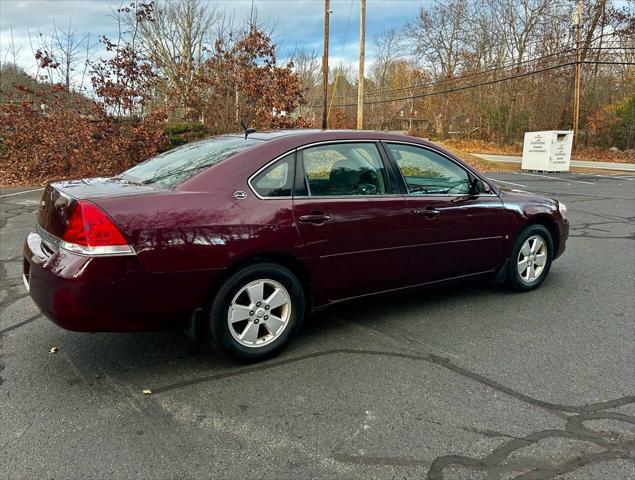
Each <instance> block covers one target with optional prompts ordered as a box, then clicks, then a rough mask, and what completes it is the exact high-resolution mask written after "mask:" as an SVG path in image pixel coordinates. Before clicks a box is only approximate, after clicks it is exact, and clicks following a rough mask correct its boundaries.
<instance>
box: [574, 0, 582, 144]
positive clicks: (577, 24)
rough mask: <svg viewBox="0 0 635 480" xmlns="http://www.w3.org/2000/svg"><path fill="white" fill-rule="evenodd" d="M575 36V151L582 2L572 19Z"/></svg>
mask: <svg viewBox="0 0 635 480" xmlns="http://www.w3.org/2000/svg"><path fill="white" fill-rule="evenodd" d="M574 25H575V29H576V34H575V81H574V86H573V150H575V149H576V144H577V141H578V121H579V117H580V64H581V60H582V57H581V55H582V52H581V50H580V43H581V41H582V0H578V2H577V7H576V13H575V17H574Z"/></svg>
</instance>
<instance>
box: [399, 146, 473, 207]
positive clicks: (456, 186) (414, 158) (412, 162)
mask: <svg viewBox="0 0 635 480" xmlns="http://www.w3.org/2000/svg"><path fill="white" fill-rule="evenodd" d="M387 147H388V150H389V151H390V153H391V155H392V157H393V158H394V159H395V162H396V163H397V166H398V167H399V170H401V174H402V175H403V178H404V181H405V182H406V186H407V187H408V193H409V194H410V195H462V194H465V193H468V192H469V191H470V177H469V174H468V173H467V171H466V170H465V169H463V168H462V167H460V166H459V165H457V164H456V163H454V162H453V161H452V160H450V159H448V158H446V157H444V156H443V155H440V154H438V153H436V152H433V151H432V150H428V149H426V148H421V147H415V146H413V145H403V144H397V143H388V144H387Z"/></svg>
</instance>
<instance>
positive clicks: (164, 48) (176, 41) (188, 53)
mask: <svg viewBox="0 0 635 480" xmlns="http://www.w3.org/2000/svg"><path fill="white" fill-rule="evenodd" d="M148 5H151V14H150V15H145V16H144V18H143V19H141V21H138V20H139V18H138V16H137V15H136V13H137V10H138V9H132V10H131V11H130V12H129V13H130V14H129V16H128V17H127V21H128V25H129V26H131V27H132V28H133V36H134V37H136V36H137V35H138V41H139V44H140V46H141V48H142V50H143V52H144V53H145V55H146V56H147V57H148V58H149V59H150V61H151V62H152V63H153V64H154V65H155V66H156V68H157V70H158V71H159V73H160V75H161V76H162V77H163V78H164V79H165V80H166V85H165V88H166V89H167V91H170V92H175V93H178V94H179V95H180V97H181V98H180V100H181V101H180V102H179V103H181V107H186V108H187V98H188V97H189V96H190V95H191V93H192V82H193V79H194V75H195V73H196V71H197V69H198V67H199V66H200V65H201V63H202V62H203V59H204V53H205V52H204V47H205V41H206V40H207V39H209V38H210V36H211V35H212V33H213V29H214V26H215V25H216V24H217V23H218V21H219V19H220V15H219V12H218V11H217V9H216V7H215V6H214V5H213V4H212V3H208V2H203V1H202V0H177V1H169V2H168V1H157V2H156V3H152V2H151V3H149V4H142V3H140V2H139V6H140V7H143V8H144V9H145V11H146V12H147V11H148Z"/></svg>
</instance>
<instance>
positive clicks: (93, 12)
mask: <svg viewBox="0 0 635 480" xmlns="http://www.w3.org/2000/svg"><path fill="white" fill-rule="evenodd" d="M125 3H127V2H125ZM122 4H123V3H122V2H121V1H117V2H115V1H107V0H99V1H82V0H75V1H73V0H24V1H18V0H1V1H0V55H1V56H0V61H4V60H5V58H7V59H9V60H11V54H10V53H9V55H8V57H7V52H8V51H9V50H10V47H11V44H12V43H13V45H14V47H15V50H16V52H17V54H16V57H17V62H18V64H20V65H21V66H23V67H24V68H25V69H26V70H27V71H30V72H32V73H33V71H34V69H35V61H34V58H33V53H32V51H33V48H32V43H33V41H34V39H36V38H37V36H38V34H39V33H42V34H43V35H44V37H48V36H49V35H50V34H51V32H52V31H53V25H54V24H55V25H57V26H59V27H63V28H67V26H68V24H69V21H70V22H71V28H72V29H73V30H76V31H77V32H78V34H80V35H86V34H90V36H91V38H92V39H93V41H97V39H98V38H99V36H100V35H108V36H110V37H114V36H116V25H115V22H114V19H113V17H112V12H113V10H114V9H116V8H118V7H119V6H121V5H122ZM207 4H208V5H209V8H215V9H218V10H220V11H225V12H226V13H228V14H232V15H233V16H234V18H235V20H236V22H237V23H243V22H244V21H246V20H247V19H248V18H249V16H250V12H251V9H252V1H251V0H217V1H208V2H207ZM421 4H422V3H421V2H414V1H410V0H390V1H388V0H368V1H367V7H366V25H367V27H366V49H367V58H368V61H369V63H370V62H372V56H373V52H374V45H373V37H374V36H375V35H376V34H377V33H379V32H380V31H381V30H383V29H385V28H396V29H400V28H401V26H402V25H403V24H404V23H405V22H406V21H407V20H409V19H410V18H414V17H415V16H416V14H417V11H418V9H419V8H420V6H421ZM254 6H255V10H256V12H257V16H258V20H259V21H261V22H265V23H266V24H268V25H269V26H270V27H273V29H274V40H275V41H276V43H277V44H278V45H279V48H280V57H281V58H287V57H289V56H290V55H292V54H293V52H294V51H295V50H296V49H298V48H305V49H308V50H315V51H316V52H317V53H318V54H319V55H321V51H322V40H323V26H324V2H323V0H256V1H255V2H254ZM331 10H332V14H331V16H330V19H331V24H330V32H331V33H330V55H329V56H330V58H331V65H337V64H338V62H339V61H341V62H344V63H347V64H348V63H351V64H353V63H355V64H356V63H357V57H358V54H359V44H358V42H359V15H360V12H359V0H332V1H331ZM11 34H13V42H12V41H11ZM29 34H30V37H31V38H30V39H29Z"/></svg>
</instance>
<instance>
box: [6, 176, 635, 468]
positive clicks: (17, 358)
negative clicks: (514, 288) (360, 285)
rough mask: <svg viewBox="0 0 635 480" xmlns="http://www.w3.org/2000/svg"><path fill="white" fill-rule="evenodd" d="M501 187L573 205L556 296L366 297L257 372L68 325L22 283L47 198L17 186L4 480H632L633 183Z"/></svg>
mask: <svg viewBox="0 0 635 480" xmlns="http://www.w3.org/2000/svg"><path fill="white" fill-rule="evenodd" d="M491 176H492V178H493V179H495V180H496V181H498V182H499V183H500V185H501V186H506V187H511V188H518V189H522V190H529V191H533V192H537V193H541V194H545V195H549V196H553V197H556V198H558V199H560V200H562V201H564V202H565V203H566V204H567V205H568V207H569V218H570V221H571V224H572V231H571V238H570V240H569V242H568V245H567V251H566V253H565V254H564V256H563V257H562V258H561V259H559V260H557V261H556V262H555V263H554V265H553V267H552V270H551V272H550V275H549V277H548V278H547V280H546V281H545V283H544V284H543V286H542V287H541V288H540V289H538V290H536V291H533V292H529V293H524V294H516V293H510V292H508V291H506V290H505V289H504V288H503V287H501V286H497V285H494V284H490V283H487V282H484V283H468V284H464V285H460V286H451V287H447V288H440V289H435V290H428V291H423V292H419V293H414V294H408V295H405V294H402V295H391V296H377V297H374V298H372V299H366V300H363V301H355V302H352V303H349V304H346V305H340V306H338V307H334V308H331V309H329V310H326V311H324V312H322V313H320V314H318V315H315V316H313V317H310V318H309V319H308V320H307V321H306V322H305V325H304V327H303V331H302V332H301V334H300V336H299V337H298V338H297V339H296V340H295V342H294V343H292V344H291V345H290V347H289V348H288V349H287V350H285V352H284V353H283V354H282V355H281V356H279V357H278V358H276V359H273V360H271V361H268V362H265V363H262V364H258V365H251V366H245V365H240V364H234V363H232V362H230V361H229V360H227V359H225V358H223V357H221V356H220V355H219V354H217V353H215V352H214V351H213V350H212V349H211V348H210V347H207V346H206V345H205V344H201V343H193V342H191V341H190V340H188V339H187V338H186V337H185V335H183V334H181V333H180V332H162V333H144V334H81V333H73V332H67V331H64V330H61V329H59V328H58V327H56V326H55V325H53V324H52V323H51V322H50V321H48V320H47V319H46V318H44V317H43V316H42V315H41V314H40V313H39V312H38V310H37V309H36V307H35V306H34V304H33V303H32V301H31V299H30V298H29V297H28V295H27V294H26V292H25V290H24V287H23V285H22V279H21V269H22V256H21V253H22V242H23V240H24V238H25V236H26V234H27V233H28V232H29V231H30V229H31V227H32V225H33V222H34V212H35V210H36V208H37V204H38V201H39V197H40V195H41V191H32V192H27V193H19V191H18V190H6V191H3V192H2V193H1V194H0V195H2V196H1V197H0V215H1V217H0V236H1V237H0V242H1V245H0V259H1V261H2V263H1V267H0V288H1V290H0V309H1V312H0V478H3V479H5V478H6V479H23V478H59V479H66V478H68V479H70V478H88V479H90V478H108V479H115V478H162V479H163V478H220V479H303V478H324V479H357V478H368V479H403V478H413V479H414V478H417V479H422V478H430V479H433V480H438V479H481V478H483V479H485V478H487V479H509V478H527V479H529V478H532V479H547V478H558V479H567V480H572V479H615V480H619V479H634V478H635V464H634V453H635V450H634V443H633V442H634V438H635V430H634V425H633V423H634V422H635V381H634V379H635V295H634V285H635V243H634V241H635V176H633V177H629V176H627V175H621V176H609V175H606V176H599V175H575V174H544V175H543V174H529V173H497V174H492V175H491ZM52 347H59V350H58V351H57V353H49V352H50V350H51V348H52ZM144 389H150V390H151V391H152V394H151V395H144V394H143V390H144Z"/></svg>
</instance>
